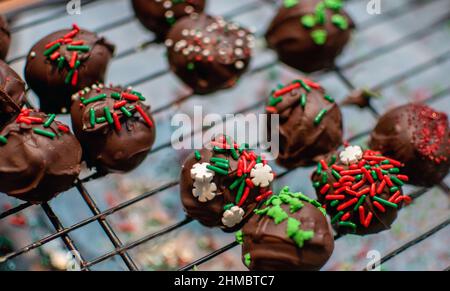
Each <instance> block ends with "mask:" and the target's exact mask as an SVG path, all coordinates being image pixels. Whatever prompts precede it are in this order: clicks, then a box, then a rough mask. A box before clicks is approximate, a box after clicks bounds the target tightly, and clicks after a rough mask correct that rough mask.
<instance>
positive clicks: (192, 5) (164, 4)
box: [131, 0, 206, 39]
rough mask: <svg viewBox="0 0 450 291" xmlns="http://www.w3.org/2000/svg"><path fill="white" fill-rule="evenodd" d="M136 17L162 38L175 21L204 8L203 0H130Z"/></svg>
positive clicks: (199, 11) (197, 12)
mask: <svg viewBox="0 0 450 291" xmlns="http://www.w3.org/2000/svg"><path fill="white" fill-rule="evenodd" d="M131 2H132V4H133V9H134V12H135V14H136V17H137V18H138V19H139V21H140V22H141V23H142V25H144V26H145V27H146V28H147V29H149V30H151V31H153V32H154V33H155V34H156V36H157V37H158V38H159V39H164V38H165V37H166V34H167V33H168V32H169V30H170V28H171V27H172V26H173V25H174V24H175V22H176V21H177V20H178V19H180V18H182V17H185V16H188V15H191V14H194V15H196V14H199V13H201V12H203V9H205V2H206V1H205V0H182V1H180V0H132V1H131Z"/></svg>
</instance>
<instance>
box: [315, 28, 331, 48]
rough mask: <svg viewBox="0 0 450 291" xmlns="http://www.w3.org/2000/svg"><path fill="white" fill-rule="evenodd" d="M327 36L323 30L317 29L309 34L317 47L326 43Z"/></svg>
mask: <svg viewBox="0 0 450 291" xmlns="http://www.w3.org/2000/svg"><path fill="white" fill-rule="evenodd" d="M327 36H328V35H327V32H326V31H325V30H323V29H317V30H314V31H313V32H311V37H312V39H313V41H314V43H315V44H317V45H324V44H325V43H326V42H327Z"/></svg>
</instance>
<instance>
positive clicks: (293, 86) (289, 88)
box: [273, 83, 301, 97]
mask: <svg viewBox="0 0 450 291" xmlns="http://www.w3.org/2000/svg"><path fill="white" fill-rule="evenodd" d="M300 86H301V84H300V83H294V84H291V85H289V86H286V87H284V88H281V89H280V90H278V91H275V93H273V95H274V96H275V97H279V96H281V95H284V94H286V93H289V92H291V91H292V90H294V89H297V88H300Z"/></svg>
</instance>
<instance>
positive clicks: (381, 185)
mask: <svg viewBox="0 0 450 291" xmlns="http://www.w3.org/2000/svg"><path fill="white" fill-rule="evenodd" d="M384 187H386V181H385V180H382V181H381V183H380V185H378V188H377V194H381V193H383V189H384Z"/></svg>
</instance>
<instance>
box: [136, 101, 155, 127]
mask: <svg viewBox="0 0 450 291" xmlns="http://www.w3.org/2000/svg"><path fill="white" fill-rule="evenodd" d="M136 110H137V111H138V112H139V114H140V115H141V116H142V118H143V119H144V121H145V122H146V123H147V124H148V126H149V127H153V122H152V120H151V119H150V117H148V115H147V113H146V112H145V111H144V109H142V107H141V106H140V105H136Z"/></svg>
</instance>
